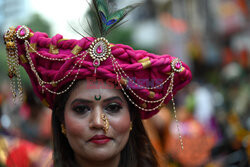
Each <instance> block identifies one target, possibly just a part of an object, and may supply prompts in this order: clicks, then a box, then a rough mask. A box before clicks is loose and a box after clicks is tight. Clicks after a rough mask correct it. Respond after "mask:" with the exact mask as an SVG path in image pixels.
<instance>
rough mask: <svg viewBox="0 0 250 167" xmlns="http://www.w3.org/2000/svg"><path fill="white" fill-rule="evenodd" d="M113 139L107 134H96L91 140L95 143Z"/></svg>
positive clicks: (104, 142) (103, 142)
mask: <svg viewBox="0 0 250 167" xmlns="http://www.w3.org/2000/svg"><path fill="white" fill-rule="evenodd" d="M110 140H111V138H110V137H107V136H105V135H95V136H93V137H92V138H91V139H90V140H89V141H90V142H92V143H95V144H106V143H108V142H109V141H110Z"/></svg>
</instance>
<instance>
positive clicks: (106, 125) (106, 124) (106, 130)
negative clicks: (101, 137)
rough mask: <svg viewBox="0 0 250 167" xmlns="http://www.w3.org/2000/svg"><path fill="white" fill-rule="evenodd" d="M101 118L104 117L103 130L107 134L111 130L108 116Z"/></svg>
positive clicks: (103, 115)
mask: <svg viewBox="0 0 250 167" xmlns="http://www.w3.org/2000/svg"><path fill="white" fill-rule="evenodd" d="M101 117H102V120H103V122H104V127H103V130H104V131H105V133H106V134H107V133H108V130H109V121H108V118H107V116H106V115H105V114H102V115H101Z"/></svg>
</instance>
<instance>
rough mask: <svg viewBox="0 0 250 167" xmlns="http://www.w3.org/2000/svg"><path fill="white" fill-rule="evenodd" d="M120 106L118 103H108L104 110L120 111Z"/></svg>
mask: <svg viewBox="0 0 250 167" xmlns="http://www.w3.org/2000/svg"><path fill="white" fill-rule="evenodd" d="M121 108H122V107H121V106H120V105H119V104H116V103H112V104H109V105H108V106H107V107H105V110H106V111H108V112H113V113H115V112H118V111H120V109H121Z"/></svg>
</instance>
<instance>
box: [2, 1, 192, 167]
mask: <svg viewBox="0 0 250 167" xmlns="http://www.w3.org/2000/svg"><path fill="white" fill-rule="evenodd" d="M93 4H94V8H95V12H96V14H97V17H98V21H99V24H98V25H99V26H100V34H101V36H102V37H99V38H97V37H95V38H94V37H83V38H82V39H80V40H75V39H63V36H62V35H59V34H57V35H56V36H54V37H52V38H48V35H47V34H45V33H41V32H33V31H32V30H31V29H29V28H28V27H26V26H18V27H16V28H13V27H12V28H10V29H9V31H8V32H7V33H6V34H5V36H4V39H5V43H6V49H7V54H8V57H7V60H8V65H9V77H10V79H11V81H12V82H11V85H12V89H13V95H14V97H19V98H21V97H22V93H21V92H22V88H21V86H20V84H21V83H20V73H19V71H18V65H19V64H20V65H22V66H23V67H24V68H25V70H26V72H27V73H28V75H29V77H30V80H31V83H32V86H33V89H34V91H35V93H36V95H37V96H38V97H39V98H40V99H41V101H42V102H43V103H44V104H45V105H47V106H48V107H49V108H51V109H52V110H53V113H52V129H53V142H54V143H53V145H54V165H55V166H60V167H61V166H84V167H85V166H91V167H94V166H110V167H121V166H125V167H128V166H129V167H140V166H143V167H147V166H149V167H155V166H157V162H156V159H155V157H154V151H153V148H152V145H151V143H150V141H149V139H148V137H147V135H146V133H145V130H144V127H143V125H142V121H141V119H146V118H150V117H152V116H153V115H154V114H156V113H157V112H158V111H159V108H160V107H161V106H162V105H163V104H166V103H168V102H169V101H170V100H172V101H173V95H174V94H176V93H177V91H178V90H179V89H181V88H183V87H184V86H185V85H187V84H188V83H189V82H190V80H191V72H190V69H189V67H188V66H187V65H186V64H184V63H183V62H182V61H180V60H179V59H177V58H174V57H172V56H169V55H162V56H158V55H154V54H151V53H148V52H146V51H143V50H133V49H132V48H131V47H129V46H126V45H122V44H112V43H109V42H108V41H107V40H106V39H105V38H104V37H103V36H105V35H106V34H107V33H108V32H110V30H111V29H112V28H114V27H115V26H117V23H119V22H120V21H121V20H122V19H123V18H124V17H125V16H126V14H127V13H128V12H129V11H131V10H132V9H133V8H134V7H135V6H128V7H125V8H123V9H121V10H118V11H116V12H113V13H112V12H110V11H108V7H107V3H106V1H103V0H94V1H93ZM15 79H17V80H16V81H17V88H15V85H16V83H15ZM15 89H17V91H16V90H15ZM16 92H17V93H16ZM174 106H175V105H174V101H173V107H174ZM173 109H174V112H175V107H174V108H173ZM130 129H131V130H130Z"/></svg>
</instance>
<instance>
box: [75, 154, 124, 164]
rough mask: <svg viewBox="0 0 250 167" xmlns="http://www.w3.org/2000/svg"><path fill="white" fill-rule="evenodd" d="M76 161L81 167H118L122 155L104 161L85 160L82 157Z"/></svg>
mask: <svg viewBox="0 0 250 167" xmlns="http://www.w3.org/2000/svg"><path fill="white" fill-rule="evenodd" d="M76 161H77V162H78V164H79V165H80V167H118V165H119V162H120V154H119V155H117V156H115V157H112V158H110V159H107V160H103V161H97V160H89V159H83V158H82V157H79V156H76Z"/></svg>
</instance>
